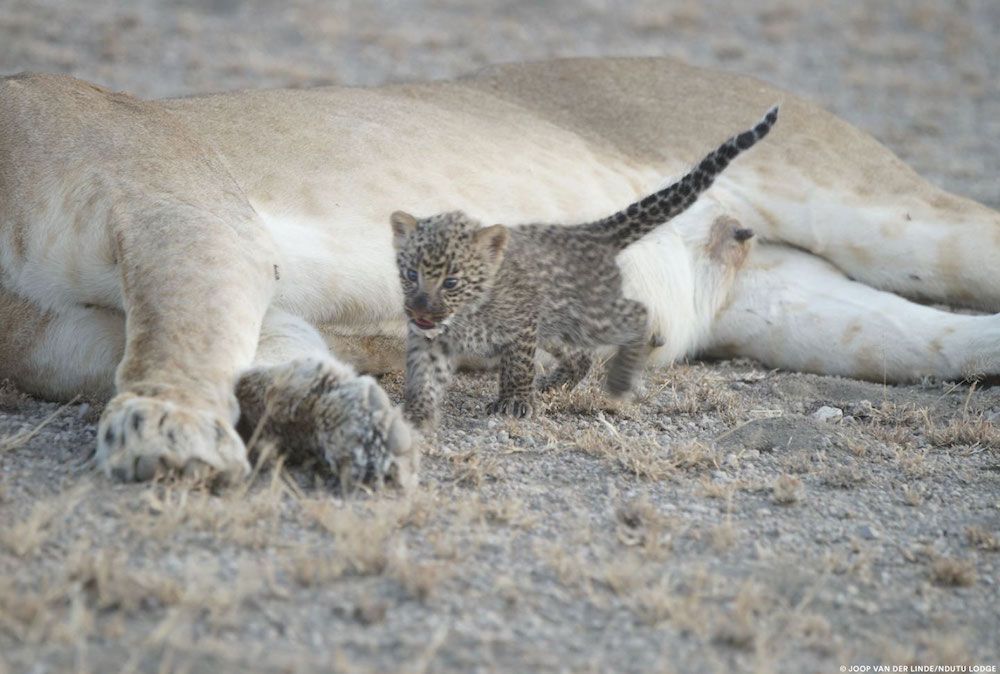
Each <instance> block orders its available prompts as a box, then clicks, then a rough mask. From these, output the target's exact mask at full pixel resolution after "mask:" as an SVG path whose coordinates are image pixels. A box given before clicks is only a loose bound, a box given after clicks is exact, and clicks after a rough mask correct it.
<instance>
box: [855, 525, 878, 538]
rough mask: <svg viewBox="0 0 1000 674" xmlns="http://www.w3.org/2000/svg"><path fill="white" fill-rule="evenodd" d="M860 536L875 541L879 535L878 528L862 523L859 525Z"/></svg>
mask: <svg viewBox="0 0 1000 674" xmlns="http://www.w3.org/2000/svg"><path fill="white" fill-rule="evenodd" d="M858 536H861V538H864V539H865V540H869V541H874V540H875V539H877V538H878V537H879V533H878V529H876V528H875V527H873V526H872V525H870V524H862V525H861V526H860V527H858Z"/></svg>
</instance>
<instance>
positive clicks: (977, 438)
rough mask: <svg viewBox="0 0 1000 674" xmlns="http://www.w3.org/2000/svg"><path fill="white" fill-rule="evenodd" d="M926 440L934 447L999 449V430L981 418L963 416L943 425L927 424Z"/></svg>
mask: <svg viewBox="0 0 1000 674" xmlns="http://www.w3.org/2000/svg"><path fill="white" fill-rule="evenodd" d="M927 440H928V442H930V443H931V445H933V446H934V447H959V446H967V447H977V448H978V447H982V448H986V449H1000V429H998V428H997V427H996V425H995V424H994V423H993V422H992V421H989V420H987V419H985V418H983V417H982V416H976V415H971V414H964V415H962V417H960V418H958V419H952V420H951V421H949V422H948V423H946V424H944V425H940V426H939V425H935V424H933V423H929V424H928V430H927Z"/></svg>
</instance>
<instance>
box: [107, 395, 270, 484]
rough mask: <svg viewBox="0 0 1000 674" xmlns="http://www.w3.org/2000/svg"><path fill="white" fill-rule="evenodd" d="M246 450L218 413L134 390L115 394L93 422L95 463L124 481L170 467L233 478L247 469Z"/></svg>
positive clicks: (143, 478) (158, 472) (244, 475)
mask: <svg viewBox="0 0 1000 674" xmlns="http://www.w3.org/2000/svg"><path fill="white" fill-rule="evenodd" d="M246 454H247V452H246V448H245V447H244V446H243V441H242V440H241V439H240V437H239V435H237V433H236V430H235V429H234V428H233V427H232V425H230V423H229V422H228V421H226V420H225V419H223V418H222V417H220V416H219V415H218V414H213V413H212V412H208V411H203V410H198V409H193V408H191V407H187V406H183V405H179V404H177V403H175V402H173V401H171V400H164V399H160V398H152V397H146V396H140V395H136V394H134V393H122V394H119V395H117V396H115V397H114V398H113V399H112V400H111V402H110V403H108V406H107V407H106V408H105V410H104V413H103V414H102V415H101V422H100V424H99V425H98V428H97V453H96V455H95V456H96V460H97V465H98V467H99V468H100V469H101V470H103V471H104V473H105V474H107V475H108V476H110V477H115V478H118V479H121V480H126V481H131V480H141V481H144V480H151V479H152V478H153V477H155V476H156V475H158V474H163V473H166V472H171V471H180V472H192V471H198V472H216V473H217V474H218V475H219V476H220V477H222V478H223V479H225V480H235V479H239V478H243V477H246V476H247V475H249V473H250V464H249V463H248V462H247V456H246ZM206 469H210V471H206Z"/></svg>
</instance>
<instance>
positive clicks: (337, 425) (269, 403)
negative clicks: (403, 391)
mask: <svg viewBox="0 0 1000 674" xmlns="http://www.w3.org/2000/svg"><path fill="white" fill-rule="evenodd" d="M236 392H237V397H238V399H239V403H240V410H241V413H242V417H243V419H242V423H243V425H244V426H245V428H246V431H247V432H249V433H250V434H251V436H252V437H253V436H256V437H258V438H260V439H262V440H271V441H274V442H276V443H277V444H278V446H279V449H280V450H281V451H283V452H287V453H289V454H291V455H294V456H297V457H301V456H303V455H304V456H307V457H311V456H318V457H320V458H322V459H324V460H325V461H326V463H327V464H328V465H329V466H330V468H331V470H333V472H334V473H335V474H336V475H338V476H339V477H340V479H341V483H342V485H343V486H345V487H349V486H350V485H352V484H355V483H360V482H373V483H376V484H377V483H381V482H382V481H384V480H385V479H388V480H390V481H392V482H394V483H395V484H397V485H400V486H403V487H406V488H408V487H410V486H413V485H414V484H415V482H416V478H417V463H418V455H417V453H416V451H415V449H414V444H413V441H412V438H411V434H410V428H409V425H408V424H407V423H406V421H404V420H403V417H402V414H401V413H400V410H399V409H398V408H397V407H396V406H394V405H393V404H392V402H391V401H390V400H389V398H388V396H386V394H385V392H384V391H383V390H382V388H381V387H380V386H379V385H378V383H377V382H375V380H374V379H372V378H371V377H368V376H358V375H357V374H356V373H355V372H354V370H353V369H351V368H350V367H349V366H347V365H345V364H343V363H341V362H339V361H337V360H336V359H335V358H334V357H332V356H331V355H330V353H329V352H328V351H327V350H326V346H325V344H324V342H323V339H322V338H321V337H320V335H319V333H318V332H317V331H316V330H315V329H314V328H313V327H312V326H310V325H309V324H308V323H306V322H305V321H303V320H301V319H299V318H296V317H293V316H290V315H288V314H284V313H282V312H280V311H276V310H272V311H270V312H268V315H267V317H266V318H265V321H264V327H263V330H262V333H261V340H260V345H259V347H258V351H257V357H256V360H255V364H254V366H253V367H252V368H250V369H249V370H247V371H246V372H244V373H243V374H242V376H241V377H240V379H239V383H238V384H237V388H236Z"/></svg>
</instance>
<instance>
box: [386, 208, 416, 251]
mask: <svg viewBox="0 0 1000 674" xmlns="http://www.w3.org/2000/svg"><path fill="white" fill-rule="evenodd" d="M389 222H390V223H392V245H393V246H395V247H396V248H399V245H400V244H401V243H402V242H403V239H405V238H406V237H408V236H409V235H410V234H412V233H413V230H414V229H416V228H417V219H416V218H415V217H413V216H412V215H410V214H409V213H406V212H405V211H395V212H394V213H393V214H392V215H390V216H389Z"/></svg>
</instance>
